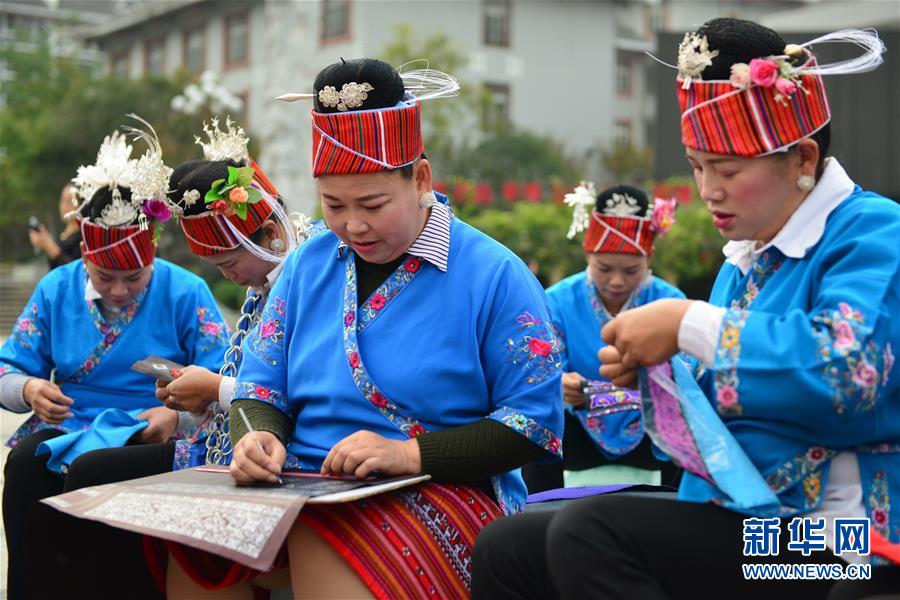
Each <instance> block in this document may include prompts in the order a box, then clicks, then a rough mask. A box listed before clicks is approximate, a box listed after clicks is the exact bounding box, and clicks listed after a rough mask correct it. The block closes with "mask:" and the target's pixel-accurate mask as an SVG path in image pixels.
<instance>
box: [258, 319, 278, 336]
mask: <svg viewBox="0 0 900 600" xmlns="http://www.w3.org/2000/svg"><path fill="white" fill-rule="evenodd" d="M275 331H276V328H275V321H266V322H265V323H263V324H262V325H260V326H259V337H261V338H268V337H272V336H273V335H275Z"/></svg>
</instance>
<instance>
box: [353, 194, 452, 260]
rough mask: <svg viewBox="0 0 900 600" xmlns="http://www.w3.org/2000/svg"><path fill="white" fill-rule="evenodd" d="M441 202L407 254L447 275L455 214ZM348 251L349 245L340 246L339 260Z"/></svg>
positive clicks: (433, 209)
mask: <svg viewBox="0 0 900 600" xmlns="http://www.w3.org/2000/svg"><path fill="white" fill-rule="evenodd" d="M435 195H437V194H435ZM441 200H442V198H441V197H440V196H439V197H438V201H437V202H435V203H434V206H432V207H431V215H429V217H428V220H427V221H426V222H425V228H424V229H422V233H420V234H419V237H417V238H416V241H415V242H413V243H412V245H411V246H410V247H409V250H407V251H406V252H407V253H408V254H410V255H412V256H415V257H417V258H421V259H422V260H427V261H428V262H430V263H431V264H433V265H434V266H435V267H437V268H438V269H440V270H441V271H442V272H444V273H446V272H447V263H448V260H449V258H450V223H451V221H452V220H453V213H451V212H450V207H449V206H447V205H446V204H445V203H444V202H442V201H441ZM346 249H347V244H345V243H344V242H341V243H340V244H339V245H338V257H339V258H340V257H342V256H343V255H344V251H345V250H346Z"/></svg>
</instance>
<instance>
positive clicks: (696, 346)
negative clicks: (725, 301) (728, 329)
mask: <svg viewBox="0 0 900 600" xmlns="http://www.w3.org/2000/svg"><path fill="white" fill-rule="evenodd" d="M724 317H725V309H724V308H722V307H721V306H713V305H712V304H710V303H708V302H699V301H694V302H691V305H690V307H688V309H687V312H685V313H684V317H683V318H682V319H681V326H680V327H679V328H678V349H679V350H681V351H682V352H685V353H687V354H690V355H691V356H693V357H694V358H696V359H698V360H700V361H701V362H702V363H703V364H705V365H708V366H711V365H712V364H713V363H714V362H715V359H716V346H717V344H718V343H719V331H720V329H721V327H722V319H723V318H724Z"/></svg>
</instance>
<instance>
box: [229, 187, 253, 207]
mask: <svg viewBox="0 0 900 600" xmlns="http://www.w3.org/2000/svg"><path fill="white" fill-rule="evenodd" d="M249 197H250V196H249V194H247V190H245V189H244V188H241V187H236V188H232V190H231V191H230V192H229V193H228V199H229V200H231V201H232V202H234V203H236V204H243V203H244V202H246V201H247V198H249Z"/></svg>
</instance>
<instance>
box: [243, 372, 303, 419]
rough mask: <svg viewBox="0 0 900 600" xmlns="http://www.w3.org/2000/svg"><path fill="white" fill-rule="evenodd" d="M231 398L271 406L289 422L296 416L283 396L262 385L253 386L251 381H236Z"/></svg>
mask: <svg viewBox="0 0 900 600" xmlns="http://www.w3.org/2000/svg"><path fill="white" fill-rule="evenodd" d="M232 398H233V399H234V400H238V399H247V400H259V401H260V402H265V403H266V404H271V405H272V406H274V407H275V408H277V409H278V410H280V411H281V412H283V413H284V414H285V415H286V416H287V417H288V418H290V419H291V420H293V419H294V417H295V416H296V415H295V414H294V411H293V410H291V407H290V405H289V404H288V402H287V398H285V397H284V394H282V393H281V392H279V391H278V390H273V389H271V388H267V387H265V386H263V385H258V384H255V383H253V382H252V381H237V382H236V383H235V386H234V394H233V395H232Z"/></svg>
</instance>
